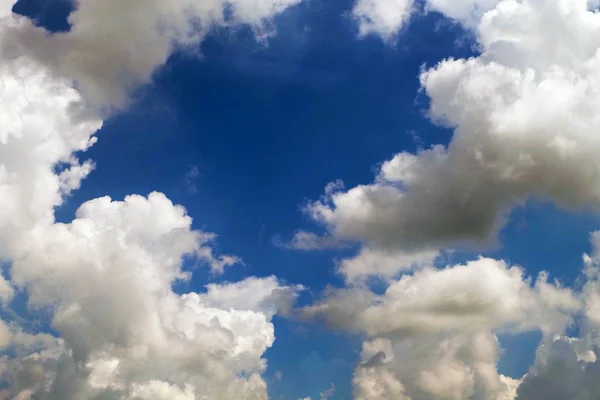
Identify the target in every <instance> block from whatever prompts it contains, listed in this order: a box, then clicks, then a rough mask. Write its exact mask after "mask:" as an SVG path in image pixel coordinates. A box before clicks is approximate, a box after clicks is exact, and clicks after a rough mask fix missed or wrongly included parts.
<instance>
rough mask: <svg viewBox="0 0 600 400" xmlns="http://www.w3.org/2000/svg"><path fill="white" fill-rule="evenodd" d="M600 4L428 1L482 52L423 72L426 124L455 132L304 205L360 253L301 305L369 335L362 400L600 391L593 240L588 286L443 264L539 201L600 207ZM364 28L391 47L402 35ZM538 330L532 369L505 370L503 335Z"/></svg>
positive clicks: (357, 380)
mask: <svg viewBox="0 0 600 400" xmlns="http://www.w3.org/2000/svg"><path fill="white" fill-rule="evenodd" d="M596 7H598V3H597V2H596V1H593V2H589V1H587V0H557V1H546V0H522V1H516V0H461V1H445V0H427V1H426V2H425V10H426V11H436V12H440V13H442V14H443V15H444V16H446V17H447V18H449V19H451V20H454V21H455V22H458V23H460V24H462V25H463V26H464V27H465V28H466V29H468V30H471V31H472V33H473V34H474V36H475V38H476V40H477V44H478V46H479V49H480V52H481V53H480V55H478V56H477V57H473V58H470V59H452V58H450V59H446V60H443V61H441V62H440V63H438V64H437V65H436V66H434V67H430V68H424V69H423V71H422V73H421V75H420V83H421V87H422V90H423V92H424V93H425V94H426V95H428V96H429V98H430V105H429V117H430V119H431V121H432V122H434V123H436V124H440V125H442V126H445V127H448V128H449V129H452V130H453V136H452V139H451V141H450V143H449V144H448V145H435V146H432V147H431V148H428V149H422V150H420V151H418V152H417V153H408V152H401V153H398V154H396V155H395V156H393V157H392V158H390V159H389V160H387V161H386V162H384V163H383V164H382V165H381V166H380V168H379V171H378V173H377V176H376V177H375V179H374V181H373V182H372V183H370V184H365V185H359V186H356V187H353V188H349V189H346V188H344V187H343V185H340V184H339V183H336V184H334V185H331V184H330V185H328V186H327V188H326V190H325V194H324V195H323V197H322V198H321V199H319V200H317V201H314V202H312V203H310V204H309V205H308V206H307V207H306V209H305V211H306V213H307V214H308V215H309V216H311V217H312V218H313V219H314V220H315V221H317V222H318V223H320V224H322V225H323V226H324V227H325V228H326V229H327V230H328V232H329V234H330V236H331V238H332V239H330V240H336V239H337V240H340V241H348V242H357V243H360V244H361V246H362V247H361V250H360V251H359V253H358V255H357V256H356V257H354V258H352V259H348V260H343V261H342V263H341V264H340V266H339V272H341V273H342V275H344V276H345V277H346V281H347V284H348V286H347V287H346V288H342V289H332V288H330V289H328V290H327V291H326V293H325V297H324V299H323V300H322V301H320V302H317V303H316V304H314V305H312V306H309V307H306V308H305V309H304V310H303V312H304V313H305V315H308V316H312V317H319V316H320V317H323V318H325V320H326V321H327V322H328V323H329V324H330V325H331V326H333V327H335V328H338V329H340V328H341V329H345V330H348V331H350V332H355V333H358V334H360V335H363V336H364V337H366V341H365V342H364V344H363V351H362V354H361V361H360V363H359V365H358V366H357V367H356V370H355V375H354V380H353V384H354V395H355V398H357V399H361V400H367V399H411V400H439V399H455V400H463V399H486V400H509V399H510V400H514V399H518V400H537V399H549V398H552V399H561V400H562V399H565V400H566V399H582V400H583V399H593V398H597V397H598V396H599V395H600V391H599V389H598V388H599V386H598V384H597V382H598V379H599V378H600V375H598V371H600V369H598V367H597V361H596V360H597V354H596V351H597V350H596V349H597V344H598V321H600V319H599V318H598V316H597V315H596V314H598V310H600V306H599V304H600V301H599V300H598V299H599V298H600V296H599V295H598V284H597V281H598V272H597V271H598V254H597V248H598V243H597V240H598V236H597V234H594V235H593V240H594V244H595V247H596V250H595V252H594V253H593V254H592V255H589V256H588V255H586V256H585V257H584V258H585V266H584V271H585V275H584V277H583V278H582V279H583V281H584V282H586V283H585V286H584V287H583V289H582V290H581V291H574V290H571V289H567V288H564V287H561V285H560V284H558V283H556V282H550V281H549V280H548V276H547V274H544V273H542V274H541V275H540V276H539V277H538V278H537V280H536V281H535V282H532V281H531V280H530V279H529V278H527V277H526V274H525V273H524V271H523V270H522V269H521V268H518V267H511V266H509V265H508V264H506V263H505V262H503V261H498V260H491V259H486V258H480V259H479V260H476V261H471V262H469V263H466V264H464V265H455V266H448V267H446V268H441V269H440V268H436V267H435V266H432V263H433V262H434V260H435V259H436V257H437V256H438V255H439V254H440V252H443V251H444V250H452V249H456V248H461V247H462V246H464V245H469V246H472V247H474V248H485V246H487V245H489V244H493V243H494V242H495V241H496V240H497V238H496V235H497V233H498V231H499V230H500V229H501V228H502V227H503V225H504V224H505V222H506V219H507V218H508V217H509V215H510V212H511V210H512V209H513V208H514V207H517V206H519V205H522V204H524V203H525V202H526V201H527V200H529V199H532V198H535V199H541V200H544V201H550V202H553V203H555V204H556V205H558V206H560V207H562V208H564V209H567V210H574V209H582V208H589V209H593V210H598V208H599V207H600V174H599V172H598V171H600V165H599V164H598V157H597V154H598V153H600V142H599V141H598V139H597V135H596V132H597V131H598V129H599V128H600V118H599V116H600V114H599V113H598V112H597V110H596V109H595V107H594V106H593V105H594V104H596V103H597V102H598V101H599V100H600V98H599V97H598V94H599V93H600V92H599V90H598V88H600V76H599V75H598V73H597V71H598V70H600V68H599V67H600V64H599V60H600V58H599V52H598V49H599V45H600V42H599V41H598V39H597V38H598V37H599V36H598V30H599V29H600V14H598V13H596V12H594V11H592V10H593V9H595V8H596ZM402 9H403V8H402V7H401V6H399V7H398V8H397V9H396V12H400V11H401V10H402ZM359 23H360V21H359ZM390 26H391V25H390ZM401 28H402V24H401V23H399V24H396V25H395V29H396V33H397V32H398V30H399V29H401ZM369 29H372V31H371V33H378V34H380V35H381V36H382V37H383V38H384V39H385V38H387V37H389V36H390V33H389V30H390V29H392V28H390V27H389V26H388V27H385V26H384V27H381V26H380V27H379V28H377V29H376V28H375V25H373V24H372V25H370V26H369ZM392 34H394V33H392ZM369 276H375V277H379V278H384V279H385V280H386V281H387V284H388V287H387V289H386V290H385V292H384V293H383V294H377V293H375V292H374V291H372V290H371V289H370V288H369V287H368V285H366V284H365V278H367V277H369ZM575 320H577V321H578V322H579V325H578V330H579V331H580V332H581V335H580V336H578V337H575V338H571V337H568V336H566V328H567V327H568V326H570V325H571V324H572V323H573V321H575ZM529 330H539V331H541V332H542V334H543V335H542V337H543V340H542V344H541V346H540V347H539V349H538V352H537V359H536V362H535V365H534V366H532V368H531V369H530V371H529V373H528V374H526V375H525V376H523V377H517V378H511V377H506V376H503V375H501V374H500V373H498V369H497V363H498V360H499V357H500V354H501V348H500V346H499V343H498V339H497V334H498V333H500V332H502V333H504V334H514V333H519V332H523V331H529Z"/></svg>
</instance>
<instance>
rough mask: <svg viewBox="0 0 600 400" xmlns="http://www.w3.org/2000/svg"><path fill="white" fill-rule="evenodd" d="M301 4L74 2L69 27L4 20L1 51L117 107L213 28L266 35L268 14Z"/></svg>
mask: <svg viewBox="0 0 600 400" xmlns="http://www.w3.org/2000/svg"><path fill="white" fill-rule="evenodd" d="M299 1H300V0H233V1H225V0H210V1H202V2H198V1H193V0H176V1H163V0H151V1H142V0H136V1H128V2H126V3H123V2H121V1H118V0H108V1H103V2H97V1H93V0H78V1H76V2H75V10H74V11H73V12H72V13H71V15H70V16H69V22H70V24H71V29H70V30H69V31H68V32H64V33H49V32H47V31H46V30H44V29H43V28H39V27H36V26H34V25H33V24H32V23H31V22H30V21H28V20H25V19H20V20H18V21H13V22H12V23H11V24H7V23H5V24H3V27H2V30H3V31H4V33H3V34H2V37H3V40H2V43H1V44H0V51H1V52H2V53H3V55H4V57H18V56H21V55H22V54H28V55H29V56H31V57H33V58H35V59H37V60H38V61H39V62H41V63H43V64H45V65H47V66H49V67H50V68H51V69H52V71H53V72H54V73H55V74H58V75H60V76H64V77H67V78H68V79H73V80H75V81H76V82H77V85H78V88H79V90H80V91H81V93H82V94H83V96H84V98H86V100H88V101H89V102H91V103H93V104H94V105H100V106H102V105H106V104H108V105H117V106H120V105H123V104H124V103H125V102H126V100H127V94H128V92H129V91H130V90H132V89H134V88H135V87H136V86H137V85H138V84H140V83H146V82H148V81H149V80H150V79H151V76H152V73H153V72H154V71H155V70H156V68H157V67H160V66H161V65H163V64H164V63H165V62H166V61H167V58H168V57H169V55H170V54H171V53H172V52H173V51H174V50H175V49H177V48H185V47H187V48H191V47H193V46H196V45H198V44H199V42H200V40H201V39H202V38H203V37H204V36H205V35H206V33H207V32H209V31H210V30H211V29H212V28H213V27H215V26H239V25H250V26H251V27H252V28H253V29H254V30H255V32H256V33H257V35H258V37H259V38H261V37H262V38H264V37H265V36H268V35H269V34H271V33H272V31H273V29H274V28H273V25H272V23H271V21H272V19H273V18H274V17H275V16H277V15H278V14H280V13H281V12H283V11H285V10H286V9H287V8H289V7H291V6H293V5H295V4H297V3H298V2H299ZM4 3H6V4H3V5H2V6H3V8H8V5H9V2H4ZM192 51H193V52H197V51H198V50H192Z"/></svg>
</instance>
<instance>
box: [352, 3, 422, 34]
mask: <svg viewBox="0 0 600 400" xmlns="http://www.w3.org/2000/svg"><path fill="white" fill-rule="evenodd" d="M413 7H414V1H413V0H358V1H357V2H356V4H355V5H354V8H353V10H352V15H353V17H354V18H355V19H356V21H357V22H358V26H359V34H360V35H361V36H365V35H369V34H378V35H380V36H381V37H383V38H384V39H389V38H391V37H393V36H394V35H396V34H397V33H398V31H399V30H400V29H401V28H402V27H403V26H404V24H405V23H406V22H407V21H408V19H409V18H410V15H411V13H412V11H413Z"/></svg>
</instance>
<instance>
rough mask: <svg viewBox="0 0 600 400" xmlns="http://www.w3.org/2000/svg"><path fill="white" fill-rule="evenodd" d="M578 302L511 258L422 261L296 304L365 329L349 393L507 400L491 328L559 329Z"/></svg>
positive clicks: (510, 390)
mask: <svg viewBox="0 0 600 400" xmlns="http://www.w3.org/2000/svg"><path fill="white" fill-rule="evenodd" d="M582 310H584V301H582V299H580V296H579V295H578V294H576V293H573V292H572V291H571V290H569V289H566V288H562V287H560V286H559V285H558V284H551V283H549V282H548V278H547V275H546V274H544V273H542V274H540V276H539V277H538V279H537V280H536V282H535V283H533V282H531V280H530V279H528V278H527V277H526V276H524V272H523V270H522V269H521V268H519V267H509V266H508V265H507V264H506V263H504V262H502V261H496V260H491V259H485V258H481V259H479V260H477V261H472V262H470V263H467V264H465V265H457V266H450V267H447V268H444V269H434V268H430V267H427V268H423V269H420V270H417V271H415V272H414V273H413V274H412V275H404V276H402V277H401V278H399V279H398V280H396V281H393V282H392V283H391V284H390V285H389V287H388V288H387V290H386V291H385V293H384V294H382V295H377V294H375V293H373V292H371V291H370V290H368V289H367V288H365V287H350V288H346V289H339V290H336V289H330V292H329V293H328V295H327V296H326V298H325V299H324V300H323V301H322V302H320V303H317V304H315V305H313V306H309V307H306V308H305V309H304V313H305V315H307V316H310V317H316V316H320V317H324V318H325V320H326V322H328V323H329V324H330V325H332V326H334V327H336V328H342V329H346V330H349V331H353V332H356V333H359V334H363V335H366V336H368V337H369V338H370V340H369V341H366V342H365V343H364V344H363V352H362V355H361V362H360V364H359V365H358V366H357V368H356V371H355V376H354V380H353V384H354V392H355V398H357V399H363V400H370V399H390V400H391V399H404V398H406V399H412V400H439V399H453V400H462V399H466V398H478V399H479V398H481V399H490V400H492V399H493V400H512V399H514V397H515V393H516V390H517V387H518V385H519V383H520V382H519V381H517V380H514V379H511V378H509V377H505V376H502V375H501V374H499V373H498V371H497V367H496V365H497V362H498V360H499V357H500V354H501V349H500V346H499V344H498V340H497V338H496V336H495V334H496V333H498V332H503V333H507V334H511V333H518V332H523V331H530V330H541V331H542V332H543V334H544V337H545V338H546V339H547V340H551V339H552V338H553V337H554V335H556V334H562V333H563V332H564V331H565V329H566V328H567V327H568V326H569V325H571V323H572V321H573V318H574V316H575V315H578V314H579V313H580V312H582Z"/></svg>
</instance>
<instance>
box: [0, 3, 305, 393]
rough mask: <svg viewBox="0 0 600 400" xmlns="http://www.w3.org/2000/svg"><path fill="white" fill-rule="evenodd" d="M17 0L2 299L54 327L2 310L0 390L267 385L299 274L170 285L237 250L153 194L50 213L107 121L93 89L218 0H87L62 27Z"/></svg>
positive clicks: (8, 42) (5, 156)
mask: <svg viewBox="0 0 600 400" xmlns="http://www.w3.org/2000/svg"><path fill="white" fill-rule="evenodd" d="M290 4H291V3H286V2H283V3H282V2H276V3H267V2H262V1H259V2H247V1H246V2H240V3H239V4H237V3H233V9H232V17H231V23H234V22H236V23H237V22H240V23H241V22H249V23H252V24H254V25H255V26H257V27H258V26H259V25H260V26H263V24H264V23H266V22H267V19H268V18H269V17H270V16H272V15H273V14H275V13H277V12H279V11H281V10H283V9H284V8H286V7H287V6H288V5H290ZM11 5H12V4H11V3H10V2H2V3H0V17H1V19H0V42H2V46H3V47H2V49H1V53H0V60H1V61H2V62H1V63H0V202H1V203H2V209H1V210H0V259H1V260H5V261H8V262H9V263H10V276H9V277H6V278H5V277H2V278H0V300H1V302H2V306H3V307H8V306H9V305H10V304H9V303H10V301H11V299H12V298H13V296H14V292H15V289H19V290H20V291H21V292H22V293H25V294H26V295H27V296H28V305H29V307H30V309H31V310H32V311H36V310H37V311H38V312H39V313H40V315H42V316H44V315H48V316H49V321H48V322H50V323H51V324H52V326H53V327H54V329H55V330H56V332H57V333H58V334H59V336H57V337H54V336H52V335H49V334H42V333H38V332H36V331H32V330H31V329H32V328H31V326H20V324H19V322H20V320H19V318H15V319H14V320H12V319H10V315H8V317H7V318H9V319H7V320H6V321H1V320H0V348H2V349H4V350H6V352H5V355H3V356H2V357H1V358H0V381H1V387H2V388H3V389H2V391H1V392H0V398H3V399H19V400H26V399H34V398H35V399H47V400H50V399H65V400H66V399H98V400H99V399H131V400H134V399H135V400H140V399H144V400H163V399H164V400H166V399H169V400H171V399H180V400H191V399H198V398H210V399H233V398H235V399H248V400H258V399H266V398H267V389H266V383H265V381H264V380H263V378H262V373H263V372H264V371H265V368H266V361H265V359H264V358H263V355H264V353H265V351H266V350H267V348H269V347H270V346H271V345H272V344H273V341H274V339H275V336H274V327H273V324H272V318H273V316H274V315H275V313H277V312H279V311H282V312H286V310H289V309H290V307H291V303H292V302H293V301H294V300H295V298H296V293H297V291H298V290H300V287H290V286H286V285H284V284H282V283H281V282H279V280H278V279H277V278H275V277H268V278H261V279H258V278H247V279H245V280H243V281H240V282H236V283H222V284H213V285H209V286H208V287H207V290H206V292H200V293H196V292H191V293H186V294H179V293H175V292H174V291H173V288H172V286H173V284H174V283H175V282H178V281H185V280H188V279H189V278H190V273H189V272H187V271H185V268H184V267H185V261H186V260H188V259H192V260H195V261H200V262H201V263H203V264H205V265H206V266H207V267H208V268H210V269H211V271H212V272H213V273H215V274H218V273H220V272H222V271H223V269H224V268H225V267H227V266H230V265H232V264H235V263H238V262H239V261H240V260H239V258H237V257H235V256H229V255H215V254H214V252H213V250H212V248H211V246H210V244H211V242H212V241H213V240H214V239H215V235H214V234H211V233H206V232H202V231H197V230H194V229H193V228H192V219H191V218H190V217H189V216H188V215H187V213H186V210H185V209H184V208H183V207H181V206H177V205H174V204H173V203H172V202H171V201H170V200H169V199H168V198H167V197H166V196H165V195H163V194H161V193H151V194H150V195H149V196H147V197H144V196H138V195H131V196H127V197H126V198H125V199H124V200H123V201H114V200H112V199H111V198H109V197H103V198H98V199H93V200H90V201H88V202H86V203H84V204H83V205H81V206H80V207H79V209H78V210H77V213H76V217H75V219H74V220H73V221H71V222H70V223H56V221H55V216H54V210H55V208H56V207H57V206H60V205H61V204H63V203H64V202H65V200H66V198H67V197H68V195H69V194H70V193H71V192H72V191H73V190H76V189H78V188H79V186H80V184H81V182H82V180H83V179H84V178H85V177H86V176H87V175H88V174H89V173H90V172H91V171H92V170H93V168H94V164H93V162H91V161H83V162H82V161H80V160H79V159H78V157H77V156H76V154H81V153H82V152H85V150H87V149H88V148H89V147H90V146H92V145H93V144H94V143H95V142H96V137H95V132H96V131H97V130H98V129H99V128H100V127H101V126H102V120H101V119H100V118H98V117H97V116H95V115H94V114H93V113H90V111H89V109H90V107H89V106H90V101H91V102H92V103H93V102H95V101H101V102H105V101H109V102H113V101H115V100H117V98H118V97H119V96H121V95H123V96H124V95H125V93H126V92H127V90H128V89H129V84H132V85H134V84H137V83H139V82H142V81H144V80H146V79H148V78H149V76H150V74H151V72H152V70H153V69H154V68H155V67H156V66H158V65H160V63H162V62H164V59H165V57H166V56H167V55H168V53H169V52H170V51H171V49H172V45H174V44H175V42H176V41H177V40H179V39H181V38H184V37H185V38H188V36H187V34H188V33H189V32H183V31H184V30H185V29H183V28H186V29H187V28H188V27H189V25H187V24H188V23H189V22H190V19H193V17H194V16H196V17H197V16H199V15H198V14H197V13H198V12H200V11H202V12H205V13H208V14H206V15H211V13H213V11H211V10H219V11H220V12H221V13H222V12H223V10H222V9H221V8H219V7H222V6H223V4H222V3H220V2H215V3H209V4H204V3H203V5H197V4H195V3H194V6H193V7H192V6H191V5H185V4H182V3H172V2H169V3H168V5H167V3H164V2H151V3H147V2H132V3H128V5H124V4H121V3H120V2H103V3H102V4H100V3H98V2H87V1H81V2H79V3H78V8H77V11H75V12H74V13H73V14H72V16H71V22H72V24H73V28H72V30H71V31H70V32H68V33H64V34H48V33H47V32H44V31H43V30H42V29H41V28H36V27H34V26H33V25H32V24H31V23H30V22H29V21H27V20H25V19H23V18H22V17H17V16H15V15H12V14H11V13H10V7H11ZM189 7H191V8H192V9H191V10H190V12H191V14H188V11H186V9H187V8H189ZM194 7H195V10H194ZM211 7H213V8H211ZM215 7H216V8H215ZM199 10H200V11H199ZM134 16H135V18H134ZM100 17H102V18H100ZM131 18H134V20H135V21H136V23H131ZM213 18H214V21H216V22H223V21H222V16H221V17H219V15H214V16H213ZM184 20H185V22H186V25H177V24H176V22H177V23H183V21H184ZM138 22H139V23H138ZM216 22H215V23H216ZM163 23H164V25H162V24H163ZM211 23H212V22H211ZM124 30H125V31H124ZM178 30H182V32H178ZM175 33H177V35H175ZM184 34H185V35H184ZM115 35H116V36H115ZM180 35H184V36H180ZM116 38H125V39H126V40H116ZM176 39H177V40H176ZM132 46H133V47H132ZM145 48H146V49H149V50H152V54H147V53H146V52H143V51H141V50H143V49H145ZM90 49H93V51H91V50H90ZM133 49H135V51H132V50H133ZM154 51H156V52H154ZM73 78H74V79H75V80H76V81H77V84H78V87H80V88H82V89H81V90H82V93H83V94H82V93H81V92H79V91H77V90H75V89H74V88H73V87H72V79H73ZM8 278H10V279H8ZM42 322H46V321H42Z"/></svg>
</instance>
